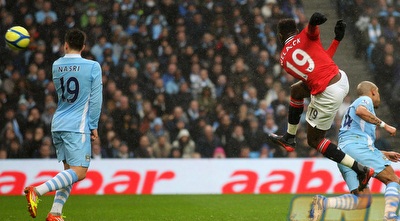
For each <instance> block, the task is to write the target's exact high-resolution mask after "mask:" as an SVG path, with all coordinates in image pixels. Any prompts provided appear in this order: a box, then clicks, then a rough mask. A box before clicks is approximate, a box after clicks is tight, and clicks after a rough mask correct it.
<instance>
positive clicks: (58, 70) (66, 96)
mask: <svg viewBox="0 0 400 221" xmlns="http://www.w3.org/2000/svg"><path fill="white" fill-rule="evenodd" d="M52 73H53V82H54V86H55V88H56V91H57V96H58V105H57V110H56V112H55V114H54V117H53V121H52V126H51V131H52V132H55V131H68V132H77V133H90V130H92V129H97V127H98V122H99V118H100V112H101V105H102V98H103V94H102V93H103V92H102V88H103V87H102V76H101V68H100V64H99V63H98V62H96V61H92V60H88V59H84V58H82V57H81V56H80V55H79V54H66V55H65V56H64V57H61V58H59V59H57V60H56V61H55V62H54V63H53V70H52Z"/></svg>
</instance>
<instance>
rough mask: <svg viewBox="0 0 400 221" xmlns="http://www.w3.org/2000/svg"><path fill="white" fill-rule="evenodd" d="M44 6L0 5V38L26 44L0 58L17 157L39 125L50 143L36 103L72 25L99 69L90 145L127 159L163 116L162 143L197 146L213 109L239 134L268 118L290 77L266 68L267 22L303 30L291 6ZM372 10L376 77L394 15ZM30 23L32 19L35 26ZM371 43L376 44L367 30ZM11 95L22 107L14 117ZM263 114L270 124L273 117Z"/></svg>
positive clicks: (2, 110) (272, 61)
mask: <svg viewBox="0 0 400 221" xmlns="http://www.w3.org/2000/svg"><path fill="white" fill-rule="evenodd" d="M52 2H53V1H49V0H45V1H38V2H35V4H24V3H22V4H21V1H6V7H3V8H2V10H3V11H2V12H4V13H1V15H0V17H1V18H0V21H1V22H0V30H2V31H1V32H2V33H3V34H2V35H0V38H2V36H4V32H5V31H6V30H7V29H8V28H9V27H11V26H13V25H23V26H24V27H26V28H27V29H28V31H29V33H30V35H31V43H30V46H29V47H28V48H27V49H26V50H25V51H21V52H20V53H14V52H12V51H11V50H2V51H1V52H0V101H1V102H0V129H3V128H4V126H5V125H6V124H7V123H8V122H12V124H13V130H14V132H15V133H16V134H19V133H20V134H21V136H19V135H18V137H21V138H22V139H23V142H20V143H21V144H22V146H23V147H24V149H26V147H27V146H31V143H33V146H32V149H31V148H29V149H28V152H29V153H30V154H28V155H29V157H32V154H33V152H34V151H33V150H36V151H37V150H38V148H39V146H40V145H39V144H38V143H37V142H38V141H34V139H32V140H31V139H30V138H29V137H30V135H29V134H33V133H34V132H33V131H35V130H36V128H37V127H39V128H41V129H38V130H43V129H44V131H43V136H48V135H50V134H49V131H48V128H46V127H45V126H43V125H46V124H48V123H49V120H50V119H51V117H50V116H51V114H48V113H46V110H47V108H46V105H48V104H49V103H51V102H50V101H46V100H47V99H48V98H47V96H52V97H53V100H52V102H56V99H55V97H56V96H55V93H54V92H55V90H54V84H53V83H52V82H51V79H50V76H48V74H46V73H50V72H51V71H50V70H51V65H50V64H51V63H52V62H53V61H54V60H55V59H57V58H58V57H60V56H62V55H63V53H64V52H63V49H62V47H61V45H62V43H63V42H62V39H60V36H62V35H63V33H64V32H65V31H66V30H68V29H70V28H72V27H77V28H82V29H84V30H85V31H86V32H87V34H88V44H87V45H86V48H85V50H84V52H83V53H82V55H83V56H84V57H85V58H89V59H95V60H97V61H99V62H100V63H101V66H102V71H103V84H104V85H105V86H106V87H105V89H104V106H103V109H104V110H107V111H105V112H104V115H106V116H107V119H109V120H110V121H113V127H111V128H110V127H107V128H103V129H101V130H102V132H101V133H102V134H104V135H103V136H100V137H103V138H105V137H107V134H114V135H113V136H118V137H119V138H120V140H121V142H126V143H127V144H128V147H129V150H130V151H133V150H135V149H136V148H137V147H138V146H139V145H138V143H139V139H138V138H139V136H141V135H143V134H146V133H147V132H148V131H149V129H150V124H151V123H152V121H153V120H154V119H155V118H156V117H160V118H162V117H163V116H164V115H167V116H168V115H169V114H171V115H172V116H173V117H171V118H167V119H166V120H165V130H166V131H167V132H169V133H170V140H171V141H174V140H176V138H177V136H178V134H179V131H181V130H182V129H187V130H188V131H190V135H191V138H192V139H193V140H194V141H196V144H197V142H198V141H199V140H200V137H201V136H200V135H199V134H202V133H203V129H204V127H205V125H209V124H213V123H215V122H218V116H217V113H220V112H221V111H220V110H219V111H216V109H219V108H220V107H218V106H219V105H216V103H217V102H216V101H218V103H219V104H221V105H220V106H222V107H223V108H222V109H223V111H224V112H225V113H226V114H228V115H229V116H230V119H231V121H232V123H233V124H240V125H241V126H242V127H243V128H244V131H248V129H249V128H250V124H251V119H252V118H253V117H254V116H257V117H260V116H263V115H260V113H261V112H260V111H261V110H262V111H263V112H265V111H266V112H269V109H268V107H269V106H270V104H271V102H272V101H274V100H275V99H277V98H278V96H279V91H280V90H281V89H282V88H286V87H287V85H290V84H288V83H287V81H290V79H287V78H286V77H285V76H284V75H283V74H282V71H281V70H280V69H279V68H276V67H277V64H278V66H279V63H277V62H278V59H277V58H279V56H278V57H277V53H276V51H279V46H278V45H277V43H276V33H275V32H274V27H275V26H276V24H277V21H278V20H280V19H281V18H283V17H288V16H289V17H292V18H295V19H296V22H298V27H300V28H302V27H304V24H302V23H305V24H306V22H305V16H304V6H303V4H302V1H299V0H287V1H276V0H266V1H243V3H240V4H239V3H237V2H236V1H232V4H230V3H229V4H228V3H225V2H221V1H212V0H206V1H200V2H201V3H198V1H182V2H179V3H175V1H172V0H162V1H159V3H158V4H153V3H155V1H131V0H123V1H115V2H111V3H107V4H98V2H97V3H94V2H90V1H78V0H74V1H70V2H69V3H68V4H67V3H65V4H64V3H62V2H60V3H59V4H57V5H55V4H54V2H53V4H51V3H52ZM381 2H384V1H380V2H379V3H374V2H370V6H372V7H371V8H372V9H374V13H373V15H374V17H377V18H384V19H382V20H379V19H378V22H379V25H380V26H381V32H382V34H381V35H383V36H380V38H379V40H378V43H376V44H375V48H374V49H370V50H372V51H371V62H376V63H374V64H373V66H375V67H376V66H380V67H379V70H382V65H383V64H384V62H383V61H384V57H385V56H386V54H387V53H386V52H384V50H383V47H382V49H381V44H382V45H384V44H386V43H379V42H380V41H381V39H383V40H382V41H383V42H385V41H386V42H389V40H390V39H387V37H386V35H384V34H383V33H384V32H385V31H384V30H386V29H387V27H388V24H387V23H386V22H387V20H390V16H394V17H396V16H397V15H396V8H395V7H390V6H392V5H388V6H389V7H387V9H386V8H385V11H386V12H387V13H386V14H385V15H384V16H382V17H379V14H378V13H379V12H380V9H381V8H384V6H380V5H378V4H380V3H381ZM343 4H345V3H343ZM353 5H354V7H356V8H354V7H353V6H352V7H350V6H349V5H347V3H346V7H344V9H342V10H341V13H348V14H344V15H343V18H344V19H348V18H351V19H353V22H347V24H348V25H350V24H353V23H355V21H356V19H358V17H359V15H360V14H359V13H361V12H362V11H364V10H365V9H366V8H362V7H366V6H365V4H360V5H359V4H358V3H355V4H353ZM393 6H395V5H393ZM385 7H386V2H385ZM353 9H357V10H353ZM361 9H362V10H361ZM47 12H48V13H47ZM37 15H40V16H39V17H41V18H40V19H39V20H37V19H36V16H37ZM353 16H355V18H353ZM46 17H47V19H46ZM156 18H157V19H156ZM157 20H158V22H157ZM382 21H384V22H382ZM371 23H372V22H371ZM393 27H394V29H393ZM397 27H398V23H397V22H396V21H395V22H394V26H392V27H391V29H390V30H396V31H397ZM349 30H350V29H349ZM396 33H397V32H396ZM392 34H393V33H392ZM376 35H377V37H378V32H377V31H376ZM390 38H391V37H390ZM97 39H99V40H97ZM396 40H398V39H397V37H396V38H395V40H394V41H396ZM371 41H372V40H371ZM0 42H3V43H2V44H4V41H0ZM390 43H392V44H394V45H393V46H394V51H398V50H396V49H395V48H396V47H398V46H397V44H398V43H396V42H394V43H393V42H390ZM379 54H381V55H379ZM392 56H393V57H394V58H396V57H398V56H397V55H396V54H392ZM376 57H378V59H376ZM394 63H395V64H397V63H398V61H397V60H394ZM376 64H378V65H376ZM125 66H126V70H125V68H124V67H125ZM30 67H32V70H30V69H31V68H30ZM35 69H36V70H35ZM171 70H172V71H171ZM178 70H180V71H181V78H180V79H183V80H179V81H176V82H172V83H173V84H171V85H172V86H173V87H172V88H173V89H171V90H168V92H169V94H171V95H173V96H169V95H168V94H167V93H166V88H167V84H166V82H167V81H168V80H171V79H175V72H176V71H178ZM170 71H171V73H169V72H170ZM43 73H44V74H43ZM125 74H126V75H125ZM164 74H165V75H164ZM168 74H172V75H171V76H169V75H168ZM382 79H383V78H382ZM171 85H170V86H171ZM176 86H178V87H176ZM392 86H394V85H392ZM206 87H208V88H210V89H211V98H212V99H211V98H209V97H207V99H199V98H200V95H201V93H202V91H203V89H204V88H206ZM252 87H254V88H256V92H257V99H258V103H260V104H262V105H257V106H256V107H255V108H254V107H250V108H249V106H246V105H245V103H246V101H245V99H244V97H243V92H246V93H248V91H249V89H250V88H252ZM177 88H178V89H177ZM21 95H22V96H24V97H25V99H26V100H27V101H28V102H27V103H25V102H24V104H21V109H19V108H18V107H19V104H18V101H19V100H20V98H21V97H22V96H21ZM246 96H247V95H246ZM193 101H195V102H198V103H199V108H198V111H193V113H191V114H189V112H188V110H189V107H190V106H191V105H190V104H191V103H192V102H193ZM247 101H248V100H247ZM265 103H266V106H267V108H265ZM35 106H36V107H35ZM50 106H51V105H50ZM261 106H262V107H261ZM274 106H275V105H274ZM276 107H277V106H275V108H276ZM24 108H25V109H24ZM175 108H182V112H183V113H185V112H186V113H185V114H183V115H186V114H187V116H186V117H176V116H175V113H174V110H175ZM9 109H12V111H11V110H9ZM32 111H33V112H35V111H36V113H37V112H38V113H39V116H40V117H41V116H45V115H46V117H44V118H43V120H40V117H39V120H40V121H42V122H41V123H39V124H38V125H40V126H38V125H36V123H37V122H36V123H35V122H32V121H31V122H29V123H28V120H27V119H28V115H27V114H26V113H27V112H28V113H31V112H32ZM171 112H172V113H171ZM265 114H267V113H265ZM272 114H273V117H274V118H275V119H277V118H276V117H277V116H276V114H277V112H276V111H275V112H273V113H272ZM9 115H14V116H13V117H10V116H9ZM189 115H190V116H189ZM261 118H262V117H260V119H261ZM104 122H106V121H104ZM264 122H265V121H262V123H261V124H264ZM261 124H259V125H261ZM26 125H29V126H28V127H27V126H26ZM278 127H280V125H279V124H278ZM279 130H281V128H279ZM18 131H19V133H18ZM39 133H40V132H39ZM32 136H33V135H32ZM19 139H20V138H19ZM25 140H26V142H25ZM0 142H1V143H2V142H3V141H2V140H0ZM110 142H111V140H108V141H107V140H106V139H102V142H101V145H102V147H103V149H104V150H108V149H107V146H109V145H110ZM256 146H259V145H256ZM249 147H250V150H251V152H254V150H255V149H254V147H253V146H252V145H250V144H249ZM198 148H199V147H197V149H198ZM271 152H273V149H271V150H270V153H271ZM298 154H299V156H304V155H308V154H306V153H298ZM209 156H212V154H210V155H209ZM275 156H277V154H275Z"/></svg>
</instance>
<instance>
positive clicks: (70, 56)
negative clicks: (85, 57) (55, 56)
mask: <svg viewBox="0 0 400 221" xmlns="http://www.w3.org/2000/svg"><path fill="white" fill-rule="evenodd" d="M64 57H65V58H81V57H82V56H81V55H80V54H65V55H64Z"/></svg>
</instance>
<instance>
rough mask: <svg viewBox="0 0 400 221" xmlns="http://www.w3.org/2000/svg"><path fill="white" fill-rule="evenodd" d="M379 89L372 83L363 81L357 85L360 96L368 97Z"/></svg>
mask: <svg viewBox="0 0 400 221" xmlns="http://www.w3.org/2000/svg"><path fill="white" fill-rule="evenodd" d="M377 88H378V87H377V86H376V85H375V84H374V83H372V82H371V81H362V82H361V83H359V84H358V85H357V94H358V96H363V95H368V94H369V93H370V92H371V91H372V90H376V89H377Z"/></svg>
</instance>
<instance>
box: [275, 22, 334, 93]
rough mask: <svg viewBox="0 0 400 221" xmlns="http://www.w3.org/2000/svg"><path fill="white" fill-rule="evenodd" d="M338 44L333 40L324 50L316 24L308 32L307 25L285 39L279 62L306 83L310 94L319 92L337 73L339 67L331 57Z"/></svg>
mask: <svg viewBox="0 0 400 221" xmlns="http://www.w3.org/2000/svg"><path fill="white" fill-rule="evenodd" d="M338 45H339V42H338V41H336V40H334V41H333V42H332V45H331V46H330V47H329V49H328V50H325V49H324V48H323V46H322V43H321V40H320V38H319V28H318V26H317V27H316V28H315V30H314V32H313V33H309V32H308V25H307V26H306V28H304V29H303V31H301V32H300V33H299V34H297V35H295V36H294V37H292V38H289V39H287V40H286V42H285V46H284V47H283V49H282V52H281V57H280V62H281V65H282V67H283V68H284V69H285V71H286V72H288V73H289V74H290V75H292V76H293V77H295V78H297V79H299V80H302V81H303V82H305V83H306V85H307V86H308V88H309V89H310V91H311V94H313V95H315V94H319V93H321V92H323V91H324V90H325V89H326V87H327V86H328V84H329V81H330V80H331V79H332V78H333V77H334V76H335V75H336V74H337V73H339V67H338V66H337V65H336V64H335V62H334V61H333V59H332V57H333V54H334V52H335V51H336V48H337V46H338Z"/></svg>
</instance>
